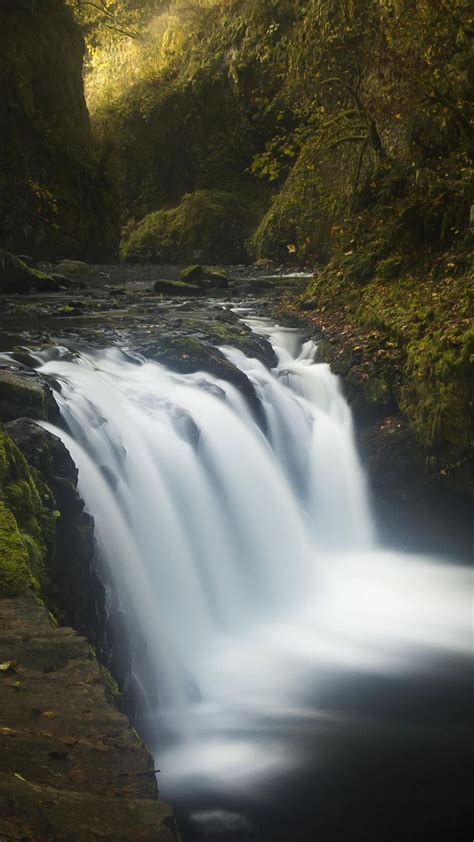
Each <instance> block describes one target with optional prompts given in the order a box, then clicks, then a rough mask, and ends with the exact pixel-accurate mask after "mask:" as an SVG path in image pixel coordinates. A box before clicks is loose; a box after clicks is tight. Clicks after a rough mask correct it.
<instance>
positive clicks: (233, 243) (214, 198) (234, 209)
mask: <svg viewBox="0 0 474 842" xmlns="http://www.w3.org/2000/svg"><path fill="white" fill-rule="evenodd" d="M254 215H255V212H254V209H252V204H251V199H249V197H248V196H246V195H238V194H237V195H236V194H235V193H227V192H225V191H221V190H200V191H196V192H195V193H189V194H187V195H185V196H183V198H182V200H181V202H180V203H179V205H177V206H176V207H173V208H169V209H164V210H158V211H155V212H154V213H151V214H148V216H146V217H144V219H142V220H140V221H139V222H131V223H129V224H128V225H127V227H126V228H125V230H124V233H123V240H122V246H121V257H122V259H123V260H128V261H137V260H138V261H152V262H157V263H172V262H174V263H183V262H184V261H186V260H190V259H191V260H192V259H193V258H196V257H199V258H202V259H203V260H206V261H215V260H220V261H222V260H225V261H227V262H233V261H234V262H235V261H239V260H241V259H243V258H244V257H245V252H244V250H243V242H244V240H245V239H246V236H247V234H248V232H249V230H250V227H251V225H252V221H253V218H254ZM198 268H199V267H198ZM196 271H197V268H196V266H195V265H193V266H191V267H190V272H191V274H190V275H187V276H186V277H185V278H182V280H191V279H193V280H194V278H195V275H196Z"/></svg>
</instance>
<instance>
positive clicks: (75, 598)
mask: <svg viewBox="0 0 474 842" xmlns="http://www.w3.org/2000/svg"><path fill="white" fill-rule="evenodd" d="M6 430H7V432H8V435H9V436H10V437H11V438H12V439H13V441H14V442H15V444H16V445H17V447H18V448H19V449H20V450H21V452H22V453H23V455H24V456H25V458H26V459H27V461H28V464H29V465H30V467H31V468H33V469H34V470H35V471H36V472H37V475H38V476H39V477H41V480H42V481H43V482H44V483H45V484H46V486H47V487H48V489H49V490H50V492H51V494H52V495H53V497H54V505H55V514H56V519H55V525H56V532H55V543H54V551H53V552H52V553H51V555H50V557H49V559H48V563H47V570H46V579H45V582H44V584H43V588H42V592H43V595H44V597H45V599H46V600H47V603H48V605H49V606H50V607H51V608H52V609H53V610H54V614H55V616H56V617H57V618H58V619H59V620H60V621H61V622H64V623H67V624H69V625H72V626H73V627H74V628H75V629H77V630H78V631H80V632H81V633H82V634H85V635H86V636H87V637H88V639H89V640H90V641H91V642H93V643H94V645H96V646H97V647H98V649H99V651H102V652H103V650H104V648H105V642H104V641H105V596H104V588H103V585H102V583H101V582H100V579H99V577H98V576H97V573H96V572H95V569H94V567H93V557H94V521H93V519H92V517H91V516H90V515H88V514H87V512H86V511H85V510H84V501H83V500H82V499H81V497H80V495H79V493H78V491H77V468H76V466H75V464H74V462H73V461H72V459H71V456H70V455H69V452H68V450H67V449H66V447H65V446H64V444H63V443H62V441H61V439H59V438H58V437H57V436H55V435H53V434H52V433H49V432H48V431H46V430H43V429H42V427H40V426H39V425H38V424H36V423H35V422H34V421H31V420H29V419H27V418H21V419H17V420H16V421H13V422H11V423H9V424H7V425H6Z"/></svg>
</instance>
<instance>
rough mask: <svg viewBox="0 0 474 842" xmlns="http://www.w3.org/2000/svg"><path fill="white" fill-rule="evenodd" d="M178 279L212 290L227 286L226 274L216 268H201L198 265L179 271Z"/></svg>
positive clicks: (227, 278)
mask: <svg viewBox="0 0 474 842" xmlns="http://www.w3.org/2000/svg"><path fill="white" fill-rule="evenodd" d="M179 279H180V281H186V282H188V281H190V282H191V283H194V284H201V285H202V286H204V287H208V288H209V287H211V288H213V289H217V288H219V287H220V288H222V289H224V288H226V287H228V286H229V277H228V275H227V272H226V271H225V270H224V269H221V268H219V267H218V266H201V265H200V264H193V265H191V266H186V267H185V268H184V269H182V270H181V272H180V274H179Z"/></svg>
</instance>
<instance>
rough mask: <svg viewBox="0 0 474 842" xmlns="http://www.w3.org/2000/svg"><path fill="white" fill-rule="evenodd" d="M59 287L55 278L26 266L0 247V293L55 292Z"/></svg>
mask: <svg viewBox="0 0 474 842" xmlns="http://www.w3.org/2000/svg"><path fill="white" fill-rule="evenodd" d="M59 287H60V283H59V281H58V280H57V279H55V278H52V277H51V276H50V275H47V274H46V273H45V272H39V271H38V270H37V269H32V268H31V267H30V266H27V264H26V263H24V262H23V261H22V260H20V259H19V258H18V257H15V256H14V255H13V254H10V253H9V252H8V251H5V250H4V249H0V294H1V293H18V294H20V295H24V294H25V293H28V292H31V291H32V290H36V291H37V292H56V291H57V290H58V289H59Z"/></svg>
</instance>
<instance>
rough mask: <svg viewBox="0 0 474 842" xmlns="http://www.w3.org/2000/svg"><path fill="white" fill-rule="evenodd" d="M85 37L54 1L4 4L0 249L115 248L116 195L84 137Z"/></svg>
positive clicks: (90, 252) (77, 251)
mask: <svg viewBox="0 0 474 842" xmlns="http://www.w3.org/2000/svg"><path fill="white" fill-rule="evenodd" d="M83 55H84V42H83V39H82V36H81V33H80V30H79V29H78V27H77V25H76V23H75V21H74V18H73V16H72V13H71V11H70V10H69V8H68V7H66V5H65V3H64V2H63V0H3V2H2V6H1V28H0V56H1V59H0V88H1V90H2V97H1V101H0V137H1V143H0V245H1V246H4V247H5V248H7V249H8V250H10V251H13V252H15V253H17V254H18V253H22V254H32V255H33V256H34V257H37V258H43V259H50V258H56V259H57V258H59V257H84V258H86V259H90V260H92V259H94V260H97V261H100V260H105V259H106V258H111V257H113V256H114V254H115V253H116V250H117V245H118V243H117V240H118V218H117V209H116V199H115V197H114V196H113V195H112V191H111V185H110V182H109V180H108V177H107V174H106V172H105V165H104V163H103V161H101V160H100V156H99V155H98V153H97V151H96V149H95V146H94V141H93V138H92V133H91V128H90V123H89V116H88V113H87V109H86V105H85V100H84V91H83V80H82V63H83Z"/></svg>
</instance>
